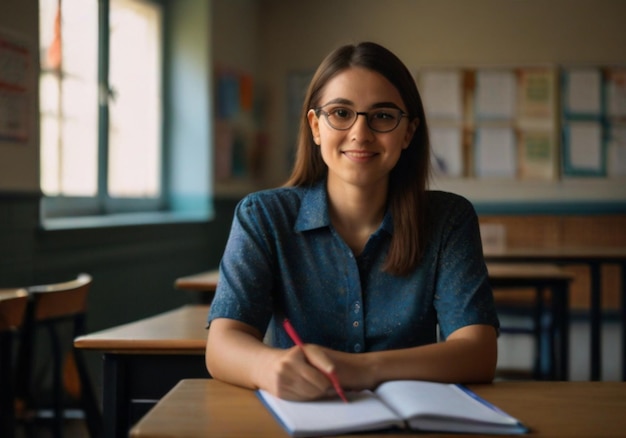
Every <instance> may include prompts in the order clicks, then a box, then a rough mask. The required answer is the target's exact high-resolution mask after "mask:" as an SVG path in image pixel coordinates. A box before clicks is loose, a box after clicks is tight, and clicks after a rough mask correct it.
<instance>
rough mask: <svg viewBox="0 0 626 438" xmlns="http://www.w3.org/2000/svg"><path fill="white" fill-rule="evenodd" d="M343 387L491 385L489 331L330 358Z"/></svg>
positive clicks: (493, 349)
mask: <svg viewBox="0 0 626 438" xmlns="http://www.w3.org/2000/svg"><path fill="white" fill-rule="evenodd" d="M330 357H331V359H332V360H334V361H335V362H336V363H337V372H338V373H339V378H340V380H341V381H342V383H343V384H344V385H346V386H347V387H351V388H354V389H363V388H369V389H371V388H374V387H376V386H377V385H378V384H380V383H382V382H385V381H388V380H401V379H409V380H431V381H441V382H456V383H470V382H491V381H492V380H493V377H494V373H495V367H496V362H497V342H496V333H495V329H494V328H493V327H489V326H470V327H466V328H463V329H460V330H458V331H457V332H456V333H454V334H453V335H452V336H450V338H449V339H448V340H447V341H445V342H439V343H435V344H429V345H424V346H420V347H413V348H406V349H400V350H388V351H381V352H371V353H364V354H351V353H338V352H334V353H331V354H330Z"/></svg>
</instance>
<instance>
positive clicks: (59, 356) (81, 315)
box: [16, 274, 102, 438]
mask: <svg viewBox="0 0 626 438" xmlns="http://www.w3.org/2000/svg"><path fill="white" fill-rule="evenodd" d="M91 284H92V277H91V276H90V275H88V274H80V275H78V276H77V278H76V279H74V280H71V281H67V282H63V283H54V284H47V285H40V286H31V287H28V288H27V291H28V294H29V300H28V305H27V308H26V314H25V319H24V326H23V330H22V333H21V342H20V348H19V352H18V361H17V384H16V386H17V388H16V417H17V420H18V423H19V424H22V425H23V426H24V430H25V432H26V435H29V434H32V432H33V431H34V426H35V425H38V424H42V423H48V422H49V419H46V418H45V416H43V415H42V414H43V413H44V410H45V409H47V410H48V411H49V410H50V408H51V409H52V412H53V415H52V424H51V426H52V432H53V436H54V437H57V438H60V437H61V436H62V435H63V425H64V424H63V423H64V420H65V414H66V409H65V408H66V407H67V403H66V400H67V399H68V391H67V389H68V388H67V385H65V388H64V384H63V383H64V381H63V378H64V371H66V370H67V365H68V364H69V365H72V366H73V365H75V372H76V373H77V377H78V378H77V381H78V387H77V388H75V390H74V391H72V392H75V394H74V396H75V397H76V398H78V407H79V409H80V410H82V411H83V412H84V416H85V420H86V425H87V429H88V430H89V434H90V436H91V437H92V438H93V437H96V436H99V435H100V434H101V430H102V418H101V413H100V409H99V407H98V403H97V401H96V397H95V394H94V391H93V389H92V385H91V381H90V378H89V375H88V371H87V367H86V364H85V361H84V358H83V356H82V352H81V351H80V350H78V349H75V348H74V346H73V340H74V338H76V337H77V336H80V335H83V334H85V319H86V313H87V295H88V293H89V289H90V288H91ZM68 324H69V326H71V328H72V335H71V338H69V337H68V336H67V334H66V336H65V337H63V336H62V335H63V333H62V331H61V328H62V327H66V326H67V325H68ZM41 329H43V330H45V331H46V332H47V334H48V340H49V343H48V345H49V348H50V354H51V358H50V360H49V362H50V364H51V367H52V403H51V406H50V402H48V406H46V404H45V401H44V400H43V399H42V396H41V393H39V394H37V391H36V390H35V389H34V384H33V383H34V375H33V373H34V369H33V368H34V359H35V357H36V355H35V353H39V352H40V351H41V350H44V349H43V348H41V347H42V346H43V344H40V343H38V342H37V341H38V339H37V335H38V334H39V331H40V330H41ZM68 338H69V339H68ZM63 343H65V344H66V348H65V349H64V348H63ZM64 353H67V354H64ZM64 358H67V359H68V360H66V361H64ZM75 380H76V379H75ZM64 389H65V390H64ZM48 425H49V424H48Z"/></svg>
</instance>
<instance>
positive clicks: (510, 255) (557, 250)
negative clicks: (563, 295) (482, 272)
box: [485, 246, 626, 381]
mask: <svg viewBox="0 0 626 438" xmlns="http://www.w3.org/2000/svg"><path fill="white" fill-rule="evenodd" d="M485 259H486V260H487V262H522V263H555V264H558V265H566V264H584V265H587V266H588V267H589V275H590V278H591V290H590V307H589V320H590V326H591V329H590V342H591V345H590V348H591V350H590V351H591V355H590V361H591V376H590V380H600V377H601V376H600V370H601V367H602V343H601V341H602V338H601V335H602V333H601V323H602V310H601V301H602V276H601V272H600V268H601V267H602V265H604V264H617V265H619V266H620V269H621V279H622V280H621V288H622V293H621V309H620V319H621V322H622V333H621V338H622V340H621V341H622V342H621V343H622V380H624V381H626V247H594V246H575V247H566V246H555V247H545V248H541V247H532V248H518V247H516V248H502V249H489V250H488V249H485Z"/></svg>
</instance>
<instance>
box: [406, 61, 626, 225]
mask: <svg viewBox="0 0 626 438" xmlns="http://www.w3.org/2000/svg"><path fill="white" fill-rule="evenodd" d="M415 77H416V80H417V84H418V87H419V91H420V94H421V96H422V100H423V103H424V107H425V111H426V117H427V123H428V126H429V133H430V142H431V152H432V153H431V161H432V168H433V170H434V172H433V173H434V177H433V181H434V182H435V183H434V184H431V188H435V189H442V190H449V191H453V192H456V193H459V194H461V195H464V196H466V197H468V198H469V199H470V200H471V201H472V202H474V204H475V205H479V206H480V207H481V208H480V209H481V210H482V211H489V212H496V213H508V212H512V213H523V212H526V211H534V212H539V211H540V212H554V213H560V212H581V211H594V212H599V211H604V212H626V66H597V65H594V66H584V67H581V66H575V67H571V66H563V65H524V66H519V65H515V66H453V67H439V66H435V67H422V68H420V69H418V70H417V71H416V72H415ZM433 186H434V187H433Z"/></svg>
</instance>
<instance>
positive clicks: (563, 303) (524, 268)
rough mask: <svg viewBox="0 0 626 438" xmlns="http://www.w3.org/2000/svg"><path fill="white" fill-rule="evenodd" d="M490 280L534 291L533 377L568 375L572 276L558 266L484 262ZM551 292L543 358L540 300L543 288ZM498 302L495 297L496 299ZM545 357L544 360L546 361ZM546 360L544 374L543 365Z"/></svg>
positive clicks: (562, 377)
mask: <svg viewBox="0 0 626 438" xmlns="http://www.w3.org/2000/svg"><path fill="white" fill-rule="evenodd" d="M487 271H488V272H489V282H490V283H491V286H492V288H493V289H494V290H496V289H498V290H499V289H507V290H510V289H518V288H524V287H529V288H532V289H534V291H535V299H534V301H533V310H532V315H530V316H531V317H532V318H533V320H534V321H533V330H532V332H533V333H532V334H533V336H534V338H535V370H533V377H534V378H537V379H547V380H568V378H569V368H568V366H569V330H570V324H569V323H570V316H569V283H570V282H571V281H572V278H573V275H572V274H571V273H569V272H567V271H565V270H563V269H562V268H560V267H559V266H557V265H553V264H534V263H525V264H521V263H494V262H491V263H487ZM546 289H547V290H549V291H550V310H549V315H550V318H549V319H550V322H549V330H548V334H549V339H548V357H547V358H544V360H542V342H541V341H542V336H543V327H542V325H543V324H542V319H543V313H544V312H543V303H544V291H545V290H546ZM496 304H497V300H496ZM506 329H507V327H506V326H502V327H501V330H502V331H505V330H506ZM545 359H547V361H546V360H545ZM545 362H547V363H548V365H549V366H548V370H547V375H545V374H544V373H543V370H542V367H541V366H542V364H543V363H545Z"/></svg>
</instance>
